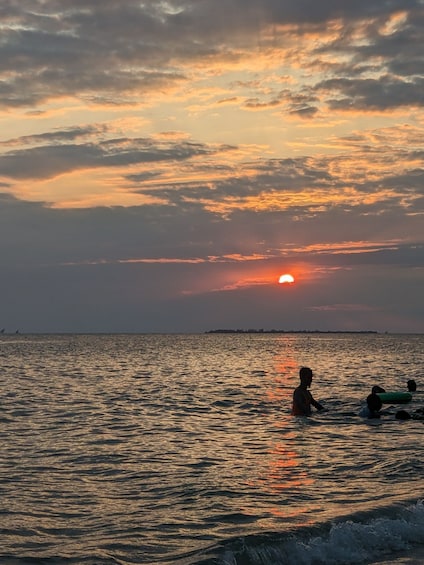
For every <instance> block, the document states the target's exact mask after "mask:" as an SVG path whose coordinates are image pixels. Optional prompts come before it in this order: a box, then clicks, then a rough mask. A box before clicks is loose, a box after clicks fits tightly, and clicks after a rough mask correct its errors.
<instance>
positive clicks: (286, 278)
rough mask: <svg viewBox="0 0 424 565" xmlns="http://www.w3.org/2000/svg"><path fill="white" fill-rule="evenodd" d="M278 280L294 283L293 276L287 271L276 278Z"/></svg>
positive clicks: (282, 282)
mask: <svg viewBox="0 0 424 565" xmlns="http://www.w3.org/2000/svg"><path fill="white" fill-rule="evenodd" d="M278 282H279V283H280V284H293V283H294V277H293V276H292V275H289V274H288V273H287V274H285V275H281V277H280V278H279V279H278Z"/></svg>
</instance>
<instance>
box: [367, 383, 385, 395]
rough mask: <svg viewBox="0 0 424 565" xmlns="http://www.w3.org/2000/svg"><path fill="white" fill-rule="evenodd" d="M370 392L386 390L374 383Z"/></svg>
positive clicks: (375, 392)
mask: <svg viewBox="0 0 424 565" xmlns="http://www.w3.org/2000/svg"><path fill="white" fill-rule="evenodd" d="M371 392H372V394H377V392H386V391H385V390H384V388H381V386H378V385H374V386H373V387H372V389H371Z"/></svg>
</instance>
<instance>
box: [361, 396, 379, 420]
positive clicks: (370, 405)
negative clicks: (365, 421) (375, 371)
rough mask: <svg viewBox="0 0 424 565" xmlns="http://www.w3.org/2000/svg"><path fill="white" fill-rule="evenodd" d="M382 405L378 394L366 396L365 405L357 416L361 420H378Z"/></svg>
mask: <svg viewBox="0 0 424 565" xmlns="http://www.w3.org/2000/svg"><path fill="white" fill-rule="evenodd" d="M382 406H383V403H382V402H381V398H380V397H379V396H378V394H375V393H371V394H369V395H368V396H367V405H366V406H364V407H363V408H362V410H361V411H360V412H359V415H360V416H362V417H363V418H380V416H381V413H380V410H381V407H382Z"/></svg>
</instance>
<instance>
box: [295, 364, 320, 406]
mask: <svg viewBox="0 0 424 565" xmlns="http://www.w3.org/2000/svg"><path fill="white" fill-rule="evenodd" d="M299 377H300V385H299V386H298V387H297V388H296V389H295V390H294V392H293V407H292V414H293V416H310V415H311V412H312V411H311V405H312V406H314V407H315V408H316V409H317V410H323V409H324V406H322V404H320V403H319V402H317V401H316V400H315V399H314V398H313V396H312V394H311V393H310V392H309V390H308V388H309V387H310V386H311V383H312V377H313V373H312V369H310V368H309V367H302V368H301V369H300V371H299Z"/></svg>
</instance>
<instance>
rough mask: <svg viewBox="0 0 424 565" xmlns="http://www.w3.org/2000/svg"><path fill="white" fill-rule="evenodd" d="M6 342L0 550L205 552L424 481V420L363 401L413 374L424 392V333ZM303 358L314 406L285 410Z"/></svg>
mask: <svg viewBox="0 0 424 565" xmlns="http://www.w3.org/2000/svg"><path fill="white" fill-rule="evenodd" d="M0 355H1V372H0V382H1V388H0V398H1V413H0V432H1V439H2V451H1V460H0V495H1V509H0V519H1V523H0V533H1V538H0V539H1V547H0V562H1V563H6V562H7V563H9V562H10V563H21V562H22V563H24V562H25V563H28V562H29V563H32V562H38V563H55V564H56V563H66V562H72V563H98V564H102V563H155V562H174V561H176V560H178V559H179V558H182V557H184V558H185V559H186V560H190V559H191V560H192V561H194V562H196V561H199V562H200V560H201V555H202V551H203V550H206V549H207V548H210V547H212V546H214V545H216V544H220V543H225V542H226V541H227V542H228V540H240V539H241V538H242V537H245V536H261V535H269V533H270V532H286V533H287V532H296V531H297V532H300V531H303V530H304V529H305V528H310V529H311V530H310V531H311V532H312V531H313V528H314V527H315V526H316V525H318V524H322V523H330V522H332V521H334V520H339V521H340V520H342V519H343V518H349V517H350V518H352V517H353V516H358V515H360V513H367V512H371V511H374V512H375V511H376V510H381V511H383V510H384V509H387V508H391V509H393V508H396V507H397V505H403V504H407V503H408V504H409V503H413V502H414V501H417V500H418V499H419V498H420V497H422V496H423V495H424V488H423V476H424V466H423V463H422V460H423V437H424V422H423V421H419V420H409V421H405V422H404V421H398V420H396V419H395V418H394V414H395V412H396V410H397V409H399V408H400V407H399V406H386V409H387V410H388V414H386V415H385V416H383V418H382V419H381V420H370V421H367V420H363V419H361V418H360V417H358V415H357V414H358V412H359V409H360V405H361V402H363V400H364V399H365V397H366V396H367V394H368V393H369V392H370V389H371V386H372V385H374V384H379V385H380V386H383V387H384V388H385V389H386V390H387V391H391V390H396V391H397V390H402V391H406V381H407V380H408V379H410V378H414V379H415V380H416V381H417V384H418V390H417V392H416V393H415V394H414V398H413V401H412V402H411V403H410V404H408V406H404V407H403V408H406V409H407V410H408V411H411V412H412V411H414V410H415V409H417V408H419V407H422V406H424V396H423V394H422V390H423V389H424V374H423V371H424V369H423V368H424V336H422V335H421V336H414V335H403V336H397V335H378V334H229V335H226V334H224V335H222V334H205V335H168V336H166V335H101V336H95V335H90V336H82V335H57V336H54V335H53V336H24V335H22V336H19V335H18V336H5V335H3V336H2V337H1V338H0ZM302 365H309V366H311V367H312V368H313V370H314V375H315V376H314V382H313V384H312V389H311V390H312V393H313V394H314V396H315V397H316V398H317V399H319V400H320V401H321V402H322V403H323V404H324V405H325V407H326V409H327V410H326V411H325V412H322V413H319V414H315V415H314V416H313V417H311V418H294V417H292V416H291V415H290V405H291V396H292V392H293V389H294V387H295V386H297V384H298V371H299V367H300V366H302ZM420 389H421V390H420ZM256 539H259V538H256ZM418 541H420V540H418ZM423 543H424V540H423ZM217 559H218V558H217ZM25 560H26V561H25ZM28 560H29V561H28ZM37 560H38V561H37ZM217 562H218V561H217ZM222 562H224V561H222ZM232 562H234V563H235V562H236V561H234V560H233V561H232ZM244 562H247V561H244ZM252 562H253V561H252ZM269 562H277V561H272V560H271V561H269ZM240 563H241V561H240Z"/></svg>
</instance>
